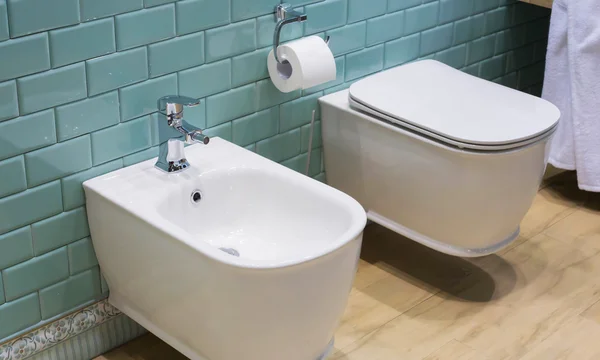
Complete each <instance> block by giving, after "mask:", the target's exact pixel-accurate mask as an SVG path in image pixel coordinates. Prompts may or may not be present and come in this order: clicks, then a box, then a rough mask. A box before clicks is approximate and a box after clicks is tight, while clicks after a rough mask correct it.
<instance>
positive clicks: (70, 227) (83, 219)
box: [31, 207, 90, 256]
mask: <svg viewBox="0 0 600 360" xmlns="http://www.w3.org/2000/svg"><path fill="white" fill-rule="evenodd" d="M31 233H32V235H33V251H34V253H35V256H40V255H42V254H45V253H47V252H49V251H51V250H54V249H58V248H59V247H62V246H65V245H68V244H70V243H72V242H74V241H76V240H79V239H82V238H84V237H86V236H89V235H90V229H89V226H88V221H87V213H86V211H85V207H80V208H77V209H75V210H72V211H67V212H63V213H61V214H58V215H56V216H53V217H51V218H48V219H44V220H42V221H39V222H36V223H34V224H32V225H31Z"/></svg>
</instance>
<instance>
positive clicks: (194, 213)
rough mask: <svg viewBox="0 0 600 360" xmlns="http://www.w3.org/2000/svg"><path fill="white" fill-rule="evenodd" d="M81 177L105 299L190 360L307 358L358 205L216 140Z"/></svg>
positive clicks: (317, 354)
mask: <svg viewBox="0 0 600 360" xmlns="http://www.w3.org/2000/svg"><path fill="white" fill-rule="evenodd" d="M186 155H187V158H188V160H190V163H192V164H193V165H194V166H193V167H191V168H189V169H187V170H186V171H183V172H181V173H177V174H167V173H164V172H162V171H160V170H158V169H156V168H155V167H154V163H155V160H148V161H146V162H143V163H140V164H137V165H134V166H130V167H127V168H124V169H121V170H118V171H115V172H112V173H109V174H106V175H103V176H100V177H98V178H95V179H92V180H88V181H86V182H85V183H84V188H85V193H86V197H87V210H88V217H89V223H90V228H91V234H92V238H93V243H94V248H95V250H96V254H97V255H98V259H99V261H100V266H101V268H102V271H103V274H104V276H105V278H106V281H107V282H108V285H109V288H110V297H109V301H110V302H111V303H112V304H113V305H115V306H116V307H118V308H119V309H121V310H122V311H123V312H124V313H125V314H127V315H129V316H130V317H131V318H133V319H134V320H136V321H137V322H139V323H140V324H141V325H142V326H144V327H146V328H147V329H148V330H150V331H151V332H153V333H154V334H156V335H157V336H159V337H160V338H161V339H163V340H164V341H166V342H167V343H169V344H170V345H171V346H173V347H175V348H176V349H178V350H179V351H181V352H182V353H183V354H185V355H186V356H188V357H189V358H191V359H198V360H200V359H202V360H241V359H243V360H282V359H285V360H314V359H320V358H321V357H323V356H324V355H325V353H326V352H327V351H328V350H329V349H330V348H331V345H332V344H333V341H332V338H333V334H334V330H335V328H336V326H337V324H338V321H339V319H340V317H341V315H342V313H343V311H344V308H345V305H346V301H347V297H348V293H349V291H350V289H351V286H352V281H353V279H354V275H355V271H356V266H357V261H358V256H359V252H360V246H361V241H362V230H363V228H364V226H365V223H366V216H365V212H364V210H363V208H362V207H361V206H360V205H359V204H358V203H357V202H356V201H355V200H354V199H352V198H351V197H349V196H347V195H345V194H343V193H341V192H340V191H337V190H335V189H333V188H331V187H329V186H327V185H324V184H322V183H319V182H317V181H315V180H312V179H310V178H308V177H305V176H303V175H300V174H298V173H296V172H294V171H292V170H289V169H287V168H285V167H283V166H281V165H278V164H276V163H274V162H272V161H270V160H267V159H265V158H262V157H260V156H258V155H256V154H254V153H252V152H250V151H248V150H245V149H243V148H240V147H238V146H236V145H233V144H231V143H229V142H227V141H225V140H222V139H219V138H215V139H212V140H211V142H210V144H209V145H207V146H203V145H194V146H190V147H188V148H187V149H186Z"/></svg>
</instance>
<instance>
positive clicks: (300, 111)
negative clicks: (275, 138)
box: [279, 92, 323, 132]
mask: <svg viewBox="0 0 600 360" xmlns="http://www.w3.org/2000/svg"><path fill="white" fill-rule="evenodd" d="M321 96H323V93H322V92H318V93H315V94H312V95H309V96H305V97H302V98H300V99H296V100H293V101H290V102H287V103H285V104H281V106H280V114H279V131H280V132H285V131H288V130H291V129H295V128H297V127H300V126H302V125H305V124H308V123H310V121H311V119H312V112H313V110H314V111H315V119H320V118H321V111H320V107H319V102H318V99H319V97H321Z"/></svg>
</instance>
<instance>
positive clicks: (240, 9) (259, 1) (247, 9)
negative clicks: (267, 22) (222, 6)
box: [231, 0, 277, 21]
mask: <svg viewBox="0 0 600 360" xmlns="http://www.w3.org/2000/svg"><path fill="white" fill-rule="evenodd" d="M276 5H277V3H274V2H273V0H252V1H248V0H231V21H240V20H245V19H249V18H253V17H256V16H260V15H264V14H273V13H275V6H276Z"/></svg>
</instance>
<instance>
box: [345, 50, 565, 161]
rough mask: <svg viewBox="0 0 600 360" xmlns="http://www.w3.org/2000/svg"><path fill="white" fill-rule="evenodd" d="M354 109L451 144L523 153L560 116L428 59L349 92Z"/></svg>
mask: <svg viewBox="0 0 600 360" xmlns="http://www.w3.org/2000/svg"><path fill="white" fill-rule="evenodd" d="M348 94H349V95H348V101H349V103H350V105H351V107H353V108H354V109H357V110H360V111H361V112H364V113H367V114H369V115H372V116H373V117H375V118H377V119H379V120H383V121H388V122H391V123H393V124H395V125H398V126H400V127H402V128H405V129H408V130H410V131H412V132H415V133H418V134H420V135H423V136H425V137H428V138H431V139H435V140H437V141H439V142H443V143H445V144H447V145H450V146H453V147H458V148H461V149H471V150H476V151H500V150H510V149H515V148H520V147H523V146H526V145H529V144H532V143H535V142H537V141H540V140H542V139H545V138H547V137H548V136H550V135H551V134H552V133H553V132H554V130H555V129H556V126H557V124H558V119H559V117H560V112H559V111H558V109H557V108H556V107H555V106H554V105H552V104H550V103H549V102H547V101H544V100H542V99H540V98H538V97H535V96H531V95H528V94H525V93H522V92H520V91H517V90H514V89H511V88H507V87H505V86H502V85H499V84H495V83H492V82H489V81H486V80H482V79H480V78H477V77H475V76H471V75H469V74H466V73H463V72H461V71H458V70H456V69H454V68H452V67H450V66H447V65H445V64H443V63H440V62H438V61H435V60H424V61H419V62H414V63H411V64H408V65H403V66H399V67H397V68H393V69H389V70H386V71H383V72H381V73H378V74H375V75H371V76H368V77H366V78H364V79H362V80H360V81H358V82H356V83H354V84H352V86H351V87H350V89H349V92H348Z"/></svg>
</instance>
